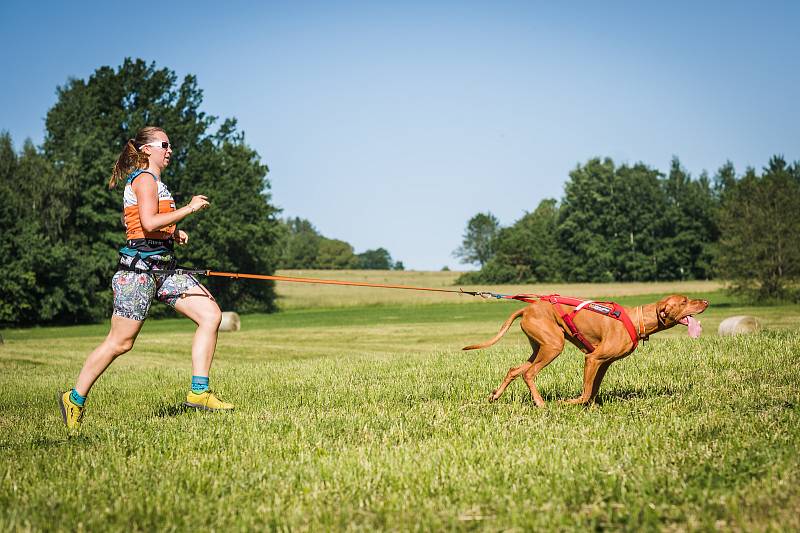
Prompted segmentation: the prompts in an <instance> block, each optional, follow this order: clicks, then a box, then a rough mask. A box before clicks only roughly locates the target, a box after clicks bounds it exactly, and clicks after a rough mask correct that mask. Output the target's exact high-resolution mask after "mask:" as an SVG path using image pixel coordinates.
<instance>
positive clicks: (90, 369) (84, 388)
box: [75, 315, 144, 396]
mask: <svg viewBox="0 0 800 533" xmlns="http://www.w3.org/2000/svg"><path fill="white" fill-rule="evenodd" d="M142 324H144V321H143V320H132V319H130V318H124V317H121V316H117V315H114V316H112V317H111V331H109V333H108V336H107V337H106V340H104V341H103V343H102V344H101V345H100V346H98V347H97V348H95V349H94V351H93V352H92V353H90V354H89V357H87V358H86V362H85V363H83V368H82V369H81V373H80V374H79V375H78V381H77V382H76V383H75V391H76V392H77V393H78V394H80V395H81V396H86V395H87V394H88V393H89V389H91V388H92V385H94V382H95V381H97V378H99V377H100V375H101V374H102V373H103V372H104V371H105V369H106V368H108V365H110V364H111V362H112V361H113V360H114V359H116V358H117V357H119V356H120V355H122V354H124V353H125V352H127V351H129V350H130V349H131V348H133V342H134V341H135V340H136V336H137V335H139V331H141V329H142Z"/></svg>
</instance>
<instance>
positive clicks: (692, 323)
mask: <svg viewBox="0 0 800 533" xmlns="http://www.w3.org/2000/svg"><path fill="white" fill-rule="evenodd" d="M686 318H687V320H688V321H689V324H688V325H689V336H690V337H691V338H693V339H696V338H697V337H699V336H700V334H701V333H702V332H703V326H701V325H700V322H698V321H697V320H695V319H694V317H693V316H691V315H689V316H687V317H686Z"/></svg>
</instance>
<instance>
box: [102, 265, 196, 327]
mask: <svg viewBox="0 0 800 533" xmlns="http://www.w3.org/2000/svg"><path fill="white" fill-rule="evenodd" d="M197 285H200V282H199V281H197V280H196V279H195V277H194V276H192V275H191V274H157V273H145V272H129V271H126V270H118V271H117V273H116V274H114V278H113V279H112V280H111V287H112V288H113V289H114V314H115V315H117V316H121V317H123V318H130V319H132V320H138V321H140V322H141V321H142V320H144V319H145V318H146V317H147V312H148V311H149V310H150V304H151V303H152V302H153V298H156V299H157V300H158V301H159V302H162V303H165V304H167V305H169V306H172V307H175V302H177V301H178V298H180V296H181V294H183V293H185V292H186V291H188V290H189V289H191V288H192V287H196V286H197Z"/></svg>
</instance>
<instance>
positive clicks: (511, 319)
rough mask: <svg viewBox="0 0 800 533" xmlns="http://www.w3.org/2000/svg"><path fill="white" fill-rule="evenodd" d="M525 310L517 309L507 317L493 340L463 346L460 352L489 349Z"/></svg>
mask: <svg viewBox="0 0 800 533" xmlns="http://www.w3.org/2000/svg"><path fill="white" fill-rule="evenodd" d="M525 309H526V308H525V307H523V308H521V309H519V310H518V311H514V312H513V313H512V314H511V316H510V317H508V320H506V322H505V324H503V327H502V328H500V331H499V332H498V333H497V335H495V336H494V338H493V339H491V340H488V341H486V342H482V343H480V344H470V345H469V346H464V347H463V348H461V349H462V350H480V349H481V348H488V347H489V346H491V345H492V344H494V343H496V342H497V341H499V340H500V338H501V337H502V336H503V335H505V334H506V331H508V328H510V327H511V324H513V323H514V321H515V320H516V319H517V318H518V317H519V316H520V315H521V314H522V313H523V312H525Z"/></svg>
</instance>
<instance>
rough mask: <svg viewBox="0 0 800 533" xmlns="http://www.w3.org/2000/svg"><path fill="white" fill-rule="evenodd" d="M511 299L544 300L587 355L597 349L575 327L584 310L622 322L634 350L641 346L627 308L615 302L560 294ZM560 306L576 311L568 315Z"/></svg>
mask: <svg viewBox="0 0 800 533" xmlns="http://www.w3.org/2000/svg"><path fill="white" fill-rule="evenodd" d="M510 298H511V299H514V300H520V301H523V302H529V303H532V302H535V301H536V300H542V301H545V302H548V303H550V304H552V305H553V307H555V309H556V312H557V313H558V315H559V316H560V317H561V319H562V320H563V321H564V323H565V324H566V325H567V328H568V329H569V332H570V334H571V335H572V336H573V337H575V338H576V339H577V340H578V342H580V343H581V344H582V345H583V347H584V348H585V349H586V353H592V352H593V351H594V350H595V347H594V346H592V343H590V342H589V340H588V339H587V338H586V337H585V336H584V334H583V333H581V331H580V330H579V329H578V327H577V326H576V325H575V315H576V314H578V312H579V311H582V310H584V309H585V310H587V311H592V312H594V313H598V314H600V315H604V316H607V317H609V318H613V319H614V320H619V321H620V322H622V325H623V326H624V327H625V329H626V330H627V332H628V335H629V336H630V338H631V342H632V343H633V348H632V350H635V349H636V348H637V347H638V346H639V333H638V331H637V330H636V326H635V325H634V324H633V322H632V321H631V319H630V317H629V316H628V313H626V312H625V308H624V307H622V306H621V305H619V304H617V303H615V302H594V301H592V300H581V299H579V298H572V297H570V296H561V295H558V294H548V295H540V294H518V295H515V296H511V297H510ZM560 304H564V305H571V306H574V307H575V309H573V310H572V311H571V312H569V313H567V312H566V311H564V309H563V308H562V307H561V305H560ZM642 320H644V319H642Z"/></svg>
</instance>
